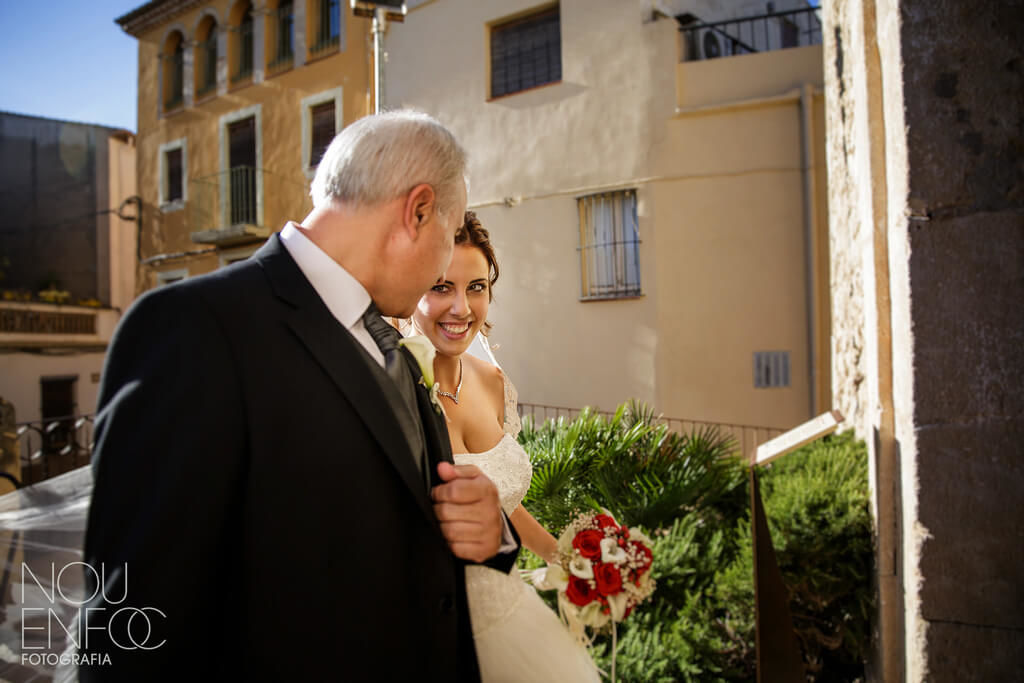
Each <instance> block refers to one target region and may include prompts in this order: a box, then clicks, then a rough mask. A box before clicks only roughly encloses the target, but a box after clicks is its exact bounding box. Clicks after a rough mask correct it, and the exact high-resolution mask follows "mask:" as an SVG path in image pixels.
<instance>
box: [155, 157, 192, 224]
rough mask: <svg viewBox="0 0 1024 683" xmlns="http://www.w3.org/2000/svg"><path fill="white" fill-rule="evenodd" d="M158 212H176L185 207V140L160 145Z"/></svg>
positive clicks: (186, 164) (186, 192)
mask: <svg viewBox="0 0 1024 683" xmlns="http://www.w3.org/2000/svg"><path fill="white" fill-rule="evenodd" d="M158 154H159V158H160V169H159V170H160V196H159V199H160V210H161V211H163V212H165V213H166V212H168V211H177V210H180V209H182V208H184V206H185V201H186V200H187V199H188V189H187V188H186V186H185V183H186V178H187V166H188V162H187V159H188V157H187V156H186V151H185V138H178V139H177V140H172V141H170V142H165V143H163V144H162V145H160V148H159V150H158Z"/></svg>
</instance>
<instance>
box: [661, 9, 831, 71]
mask: <svg viewBox="0 0 1024 683" xmlns="http://www.w3.org/2000/svg"><path fill="white" fill-rule="evenodd" d="M820 11H821V10H820V8H818V7H807V8H804V9H797V10H790V11H787V12H771V13H769V14H762V15H758V16H753V17H741V18H739V19H728V20H725V21H715V22H704V21H701V20H700V19H698V18H697V17H696V16H694V15H692V14H681V15H679V16H677V17H676V21H678V22H679V30H680V32H681V33H682V34H683V43H684V44H683V59H682V61H684V62H690V61H695V60H700V59H715V58H717V57H730V56H733V55H743V54H752V53H755V52H770V51H772V50H782V49H785V48H790V47H805V46H808V45H820V44H821V18H820V16H819V13H820Z"/></svg>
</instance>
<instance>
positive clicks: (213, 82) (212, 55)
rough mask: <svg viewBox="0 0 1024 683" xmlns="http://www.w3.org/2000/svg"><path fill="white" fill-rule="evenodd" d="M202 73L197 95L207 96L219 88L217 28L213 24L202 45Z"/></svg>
mask: <svg viewBox="0 0 1024 683" xmlns="http://www.w3.org/2000/svg"><path fill="white" fill-rule="evenodd" d="M201 50H202V72H201V74H200V81H199V88H198V89H197V90H196V94H197V95H205V94H207V93H209V92H212V91H213V90H214V89H215V88H216V87H217V26H216V24H213V25H211V26H210V28H209V31H208V32H207V35H206V39H205V40H203V42H202V45H201Z"/></svg>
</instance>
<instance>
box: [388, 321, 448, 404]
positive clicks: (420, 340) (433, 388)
mask: <svg viewBox="0 0 1024 683" xmlns="http://www.w3.org/2000/svg"><path fill="white" fill-rule="evenodd" d="M398 344H399V345H400V346H404V347H405V348H407V349H409V353H411V354H412V357H413V358H415V359H416V364H417V365H419V366H420V374H422V375H423V376H422V377H421V378H420V383H421V384H423V386H425V387H426V388H427V389H428V390H430V402H431V403H433V404H434V408H435V409H436V410H437V412H439V413H441V414H442V415H444V418H445V419H446V420H447V419H448V415H447V414H446V413H445V412H444V406H442V405H441V397H440V396H438V395H437V392H438V391H440V390H441V385H440V384H438V383H437V382H435V381H434V355H435V354H436V353H437V350H436V349H435V348H434V345H433V344H431V343H430V340H429V339H427V338H426V337H425V336H424V335H422V334H417V335H415V336H413V337H405V338H403V339H400V340H398Z"/></svg>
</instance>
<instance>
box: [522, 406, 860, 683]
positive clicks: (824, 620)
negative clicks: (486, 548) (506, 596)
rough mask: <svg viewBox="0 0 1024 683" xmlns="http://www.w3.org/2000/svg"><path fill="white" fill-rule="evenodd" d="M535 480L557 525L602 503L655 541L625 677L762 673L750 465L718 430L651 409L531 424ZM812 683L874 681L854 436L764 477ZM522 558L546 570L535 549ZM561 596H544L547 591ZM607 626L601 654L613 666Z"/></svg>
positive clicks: (631, 625)
mask: <svg viewBox="0 0 1024 683" xmlns="http://www.w3.org/2000/svg"><path fill="white" fill-rule="evenodd" d="M520 441H521V442H522V443H523V445H524V447H525V448H526V450H527V452H528V453H529V454H530V457H531V460H532V461H533V466H534V478H533V482H532V486H531V488H530V491H529V493H528V494H527V497H526V499H525V500H524V504H525V505H526V508H527V509H528V510H530V512H531V513H533V514H534V516H535V517H537V519H538V520H539V521H540V522H541V523H542V524H543V525H545V526H546V527H547V528H548V529H551V530H553V531H555V532H556V533H557V532H558V531H559V530H560V529H562V528H563V527H564V526H565V525H566V523H567V522H568V521H569V520H570V519H571V518H572V517H573V516H574V514H575V512H576V511H577V510H579V509H583V508H593V507H598V506H601V505H603V506H605V507H607V508H609V509H610V510H611V511H612V512H613V513H614V514H615V515H616V516H617V518H618V519H619V520H620V521H622V522H624V523H627V524H629V525H638V526H641V527H643V528H644V529H645V530H646V531H647V532H648V534H649V535H650V537H651V538H652V540H653V542H654V548H653V550H654V567H653V569H652V572H653V576H654V578H655V580H656V581H657V589H656V590H655V593H654V596H653V598H652V600H651V601H650V602H649V603H646V604H645V605H643V606H641V607H640V608H638V609H637V611H636V612H635V613H634V614H633V615H632V616H631V617H630V618H629V619H627V620H626V621H625V622H624V623H622V624H620V625H619V627H618V632H617V642H618V648H617V653H618V654H617V658H616V667H617V674H618V678H619V680H621V681H693V682H697V681H701V682H704V681H754V680H756V670H755V662H756V653H755V634H754V589H753V561H752V554H751V535H750V510H749V491H748V487H747V475H746V468H745V466H744V465H743V464H742V463H741V462H740V461H739V460H738V459H737V458H735V457H733V456H732V455H731V452H732V450H733V448H734V447H733V444H732V443H731V441H730V440H729V439H727V438H723V437H722V436H721V435H719V434H718V433H717V432H715V431H714V430H697V431H695V432H693V433H690V434H674V433H672V432H669V431H668V429H667V428H666V427H665V426H664V425H661V424H658V421H657V418H656V417H655V416H654V414H653V413H652V411H651V410H650V409H649V408H647V407H646V406H644V405H642V404H636V403H632V404H628V405H623V406H621V407H620V408H619V409H618V411H616V413H615V415H614V416H612V417H611V418H608V419H604V418H602V417H600V416H598V415H595V414H593V413H592V412H590V411H586V410H585V411H584V412H583V413H581V414H580V416H579V417H578V418H577V419H575V420H572V421H568V420H565V419H561V420H558V421H557V422H547V423H545V424H544V425H541V426H540V427H537V426H535V425H533V424H532V423H531V422H529V421H527V423H526V424H525V425H524V429H523V432H522V433H521V434H520ZM759 481H760V485H761V494H762V499H763V500H764V504H765V510H766V513H767V515H768V518H769V525H770V528H771V533H772V539H773V541H774V544H775V548H776V553H777V557H778V561H779V566H780V569H781V570H782V574H783V579H784V581H785V582H786V585H787V587H788V588H789V589H790V591H791V600H790V607H791V610H792V613H793V619H794V626H795V628H796V630H797V636H798V640H799V642H800V645H801V648H802V650H803V655H804V661H805V666H806V668H807V672H808V680H809V681H818V682H822V683H825V682H829V683H831V682H833V681H857V680H860V679H863V676H864V664H863V661H864V658H865V656H866V654H867V649H868V647H869V634H870V615H871V611H872V596H873V592H872V589H871V572H872V562H873V550H872V535H871V519H870V512H869V506H868V501H869V492H868V486H867V454H866V449H865V448H864V444H863V443H862V442H858V441H855V440H854V439H853V437H852V434H851V433H846V434H843V435H838V436H832V437H828V438H826V439H823V440H820V441H817V442H815V443H813V444H810V445H808V446H805V447H804V448H802V449H800V450H798V451H796V452H794V453H792V454H789V455H787V456H785V457H784V458H782V459H780V460H778V461H776V463H775V464H774V465H772V466H770V467H769V468H766V469H764V470H763V471H762V472H761V473H760V476H759ZM521 564H522V565H524V566H527V565H529V566H540V565H541V563H540V561H539V560H538V559H537V558H533V557H532V556H530V555H528V554H526V553H524V559H523V560H522V562H521ZM550 597H552V596H550V595H545V598H550ZM610 650H611V636H610V632H608V633H602V634H600V635H599V636H598V637H597V639H596V641H595V647H594V651H593V654H594V658H595V661H597V663H598V665H599V666H600V667H602V668H603V669H605V670H607V669H608V667H609V666H610V662H611V659H610Z"/></svg>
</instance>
